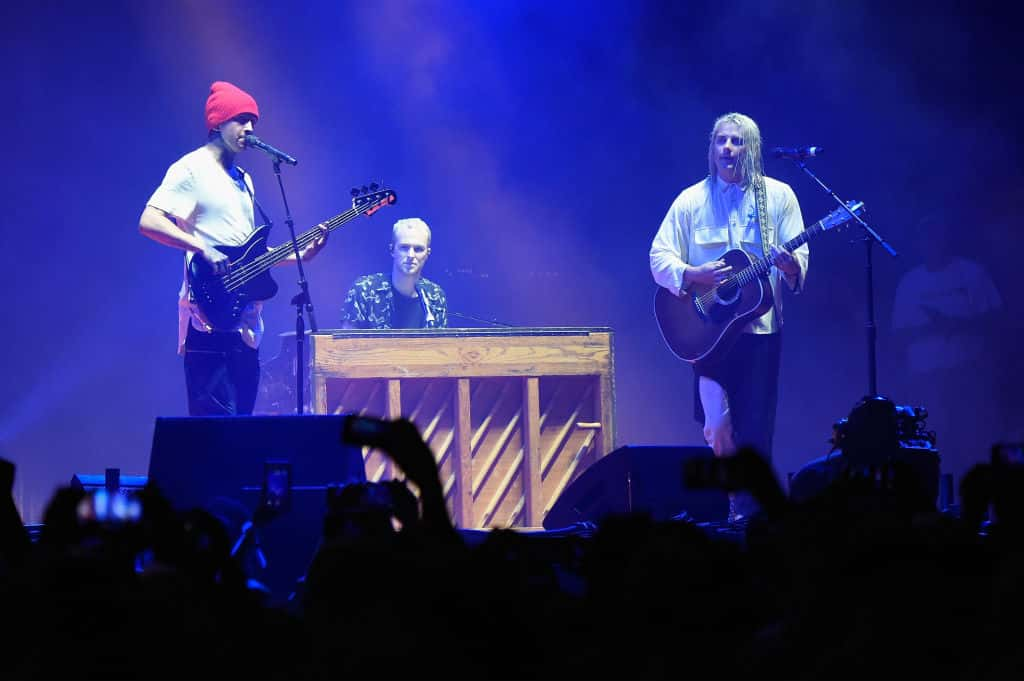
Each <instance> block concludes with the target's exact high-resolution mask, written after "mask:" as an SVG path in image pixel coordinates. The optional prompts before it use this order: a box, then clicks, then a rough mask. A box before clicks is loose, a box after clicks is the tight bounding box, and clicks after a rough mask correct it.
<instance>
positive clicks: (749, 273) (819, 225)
mask: <svg viewBox="0 0 1024 681" xmlns="http://www.w3.org/2000/svg"><path fill="white" fill-rule="evenodd" d="M823 223H824V219H822V220H818V221H817V222H815V223H814V224H813V225H811V226H810V227H807V228H805V229H804V231H802V232H800V233H799V234H797V235H796V236H795V237H793V238H792V239H790V240H789V241H787V242H786V243H784V244H782V248H784V249H785V250H787V251H790V252H792V251H793V249H794V248H800V247H801V246H803V245H804V244H805V243H807V242H808V241H810V240H811V238H812V237H815V236H817V235H819V234H821V233H822V232H823V231H825V229H824V225H823ZM774 264H775V263H773V262H772V260H771V258H761V259H760V260H758V261H757V262H755V263H751V264H750V266H749V267H744V268H743V269H742V270H740V272H739V274H737V275H736V279H737V280H738V281H739V284H740V285H741V286H746V285H747V284H749V283H750V282H751V281H753V280H754V279H755V278H757V277H763V276H764V275H766V274H768V272H769V271H770V270H771V268H772V267H773V266H774Z"/></svg>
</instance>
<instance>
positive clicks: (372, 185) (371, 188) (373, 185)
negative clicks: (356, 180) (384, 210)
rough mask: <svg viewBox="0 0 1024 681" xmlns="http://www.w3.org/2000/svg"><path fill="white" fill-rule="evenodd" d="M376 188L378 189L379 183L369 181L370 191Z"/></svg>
mask: <svg viewBox="0 0 1024 681" xmlns="http://www.w3.org/2000/svg"><path fill="white" fill-rule="evenodd" d="M378 189H380V185H379V184H377V183H376V182H371V183H370V191H371V192H375V191H377V190H378Z"/></svg>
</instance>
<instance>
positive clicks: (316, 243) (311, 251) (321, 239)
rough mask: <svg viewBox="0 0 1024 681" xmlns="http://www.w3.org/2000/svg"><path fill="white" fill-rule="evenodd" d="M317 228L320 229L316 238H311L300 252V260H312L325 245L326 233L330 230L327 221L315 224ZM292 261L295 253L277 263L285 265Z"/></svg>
mask: <svg viewBox="0 0 1024 681" xmlns="http://www.w3.org/2000/svg"><path fill="white" fill-rule="evenodd" d="M317 228H319V229H320V235H319V236H317V238H315V239H313V240H312V241H311V242H309V244H308V245H307V246H306V247H305V248H303V249H302V251H301V252H300V253H301V255H302V262H309V261H310V260H312V259H313V258H314V257H315V256H316V254H317V253H319V252H320V251H321V250H323V247H324V246H326V245H327V235H328V234H330V233H331V230H330V229H328V228H327V223H325V222H321V223H320V224H319V225H317ZM294 262H295V253H292V254H291V255H290V256H288V257H287V258H285V259H284V260H282V261H281V262H280V263H278V264H280V265H285V264H288V263H294Z"/></svg>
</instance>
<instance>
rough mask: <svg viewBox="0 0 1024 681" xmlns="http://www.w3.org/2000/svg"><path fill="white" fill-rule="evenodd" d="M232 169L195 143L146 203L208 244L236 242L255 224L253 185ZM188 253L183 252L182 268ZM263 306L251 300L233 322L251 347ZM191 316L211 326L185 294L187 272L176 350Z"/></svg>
mask: <svg viewBox="0 0 1024 681" xmlns="http://www.w3.org/2000/svg"><path fill="white" fill-rule="evenodd" d="M231 173H233V174H234V175H235V177H232V175H231V174H229V171H228V170H226V169H225V168H224V166H223V165H221V163H220V162H219V161H218V160H217V158H216V157H215V156H214V154H213V152H212V151H210V150H209V149H208V148H206V147H205V146H203V147H200V148H198V149H196V150H195V151H192V152H189V153H188V154H185V155H184V156H182V157H181V158H180V159H178V160H177V161H175V162H174V163H173V164H171V167H170V168H168V169H167V174H166V175H165V176H164V180H163V182H162V183H161V184H160V186H159V187H157V189H156V191H155V192H153V195H152V196H151V197H150V198H149V201H148V202H147V205H150V206H153V207H154V208H157V209H159V210H162V211H163V212H165V213H167V214H168V215H171V216H173V217H174V218H175V220H176V221H177V223H178V226H179V227H181V229H183V230H185V231H186V232H188V233H190V234H193V235H195V236H197V237H199V238H200V239H201V240H202V241H203V242H205V243H207V244H209V245H211V246H240V245H241V244H243V243H245V240H246V239H248V238H249V237H250V236H251V235H252V233H253V231H254V229H255V218H254V215H253V195H252V192H253V187H252V179H251V178H250V177H249V175H248V174H246V173H243V172H242V171H241V169H240V168H238V167H237V166H232V168H231ZM236 178H237V179H236ZM243 181H244V184H242V182H243ZM193 255H194V254H193V253H186V254H185V267H186V268H187V267H188V263H189V258H191V257H192V256H193ZM262 307H263V306H262V303H259V302H255V303H250V304H249V305H248V306H247V307H246V309H245V310H244V311H243V313H242V316H241V318H240V320H239V324H238V326H237V327H236V328H237V330H238V332H239V333H240V334H241V336H242V340H243V341H244V342H245V344H246V345H248V346H249V347H251V348H256V347H258V346H259V343H260V340H261V339H262V338H263V317H262V315H261V311H262ZM190 320H191V323H192V326H193V328H195V329H196V330H198V331H203V332H209V331H212V328H211V327H210V326H209V324H207V323H206V322H205V321H204V320H203V318H202V315H201V314H200V313H199V310H198V308H197V307H196V305H195V304H194V303H192V302H191V300H190V298H189V291H188V279H187V277H186V278H185V280H184V281H183V282H182V285H181V290H180V291H179V295H178V353H179V354H181V353H183V352H184V347H185V334H186V331H187V329H188V324H189V321H190Z"/></svg>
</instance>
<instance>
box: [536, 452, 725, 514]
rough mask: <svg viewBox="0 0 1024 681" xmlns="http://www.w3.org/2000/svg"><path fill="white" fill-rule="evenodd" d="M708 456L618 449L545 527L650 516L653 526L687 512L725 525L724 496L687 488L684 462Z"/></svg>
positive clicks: (578, 484)
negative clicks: (621, 515)
mask: <svg viewBox="0 0 1024 681" xmlns="http://www.w3.org/2000/svg"><path fill="white" fill-rule="evenodd" d="M710 456H712V452H711V448H710V447H672V446H654V445H627V446H625V447H619V448H618V449H616V450H615V451H613V452H611V453H610V454H608V455H607V456H605V457H603V458H602V459H600V460H599V461H597V463H595V464H594V465H592V466H591V467H590V468H588V469H587V470H585V471H584V472H583V474H582V475H580V477H579V478H577V479H576V480H575V481H573V483H572V484H570V485H569V486H568V487H567V488H566V489H565V490H564V491H563V492H562V494H561V496H559V497H558V499H557V500H556V501H555V503H554V505H553V506H552V507H551V510H550V511H549V512H548V514H547V516H546V517H545V518H544V527H545V529H548V530H551V529H556V528H563V527H568V526H570V525H572V524H573V523H579V522H592V523H599V522H600V521H601V520H602V519H603V518H604V517H605V516H607V515H608V514H611V513H649V514H650V515H651V517H652V518H654V519H655V520H669V519H671V518H673V517H674V516H677V515H679V514H681V513H682V512H683V511H685V512H686V514H687V515H688V516H689V517H690V518H692V519H693V520H696V521H698V522H717V521H724V520H725V519H726V516H727V515H728V513H729V498H728V495H727V494H726V493H725V492H724V491H720V490H708V489H701V490H694V489H686V488H685V487H684V486H683V464H684V462H686V461H688V460H690V459H693V458H697V457H710Z"/></svg>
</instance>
